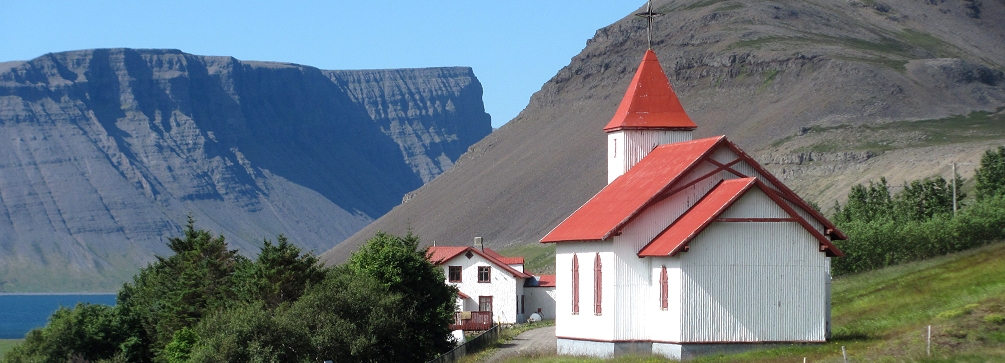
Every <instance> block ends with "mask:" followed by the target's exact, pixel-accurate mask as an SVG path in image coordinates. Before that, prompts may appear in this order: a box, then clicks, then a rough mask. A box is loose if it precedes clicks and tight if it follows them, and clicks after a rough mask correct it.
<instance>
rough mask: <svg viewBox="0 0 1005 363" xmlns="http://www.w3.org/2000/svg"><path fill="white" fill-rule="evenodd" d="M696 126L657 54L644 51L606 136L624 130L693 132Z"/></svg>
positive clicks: (605, 129) (606, 130)
mask: <svg viewBox="0 0 1005 363" xmlns="http://www.w3.org/2000/svg"><path fill="white" fill-rule="evenodd" d="M696 128H698V125H695V124H694V121H691V118H690V117H688V116H687V112H684V106H682V105H681V104H680V99H678V98H677V94H676V93H674V91H673V87H672V86H671V85H670V80H669V79H667V75H666V73H664V72H663V67H660V61H659V59H657V58H656V53H655V52H653V50H652V49H650V50H647V51H646V53H645V55H644V56H643V57H642V63H640V64H639V68H638V70H636V71H635V76H634V77H632V83H631V84H629V85H628V90H627V91H625V96H624V97H623V98H622V99H621V105H619V106H618V110H617V111H616V112H614V117H613V118H611V121H610V122H608V123H607V126H605V127H604V131H605V132H613V131H617V130H626V129H635V130H638V129H661V130H668V129H669V130H694V129H696Z"/></svg>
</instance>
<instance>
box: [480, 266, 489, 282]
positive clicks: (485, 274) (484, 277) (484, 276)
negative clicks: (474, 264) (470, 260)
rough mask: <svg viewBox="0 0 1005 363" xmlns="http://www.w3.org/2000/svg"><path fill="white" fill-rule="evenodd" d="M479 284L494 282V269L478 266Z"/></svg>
mask: <svg viewBox="0 0 1005 363" xmlns="http://www.w3.org/2000/svg"><path fill="white" fill-rule="evenodd" d="M478 282H481V283H486V282H492V267H490V266H478Z"/></svg>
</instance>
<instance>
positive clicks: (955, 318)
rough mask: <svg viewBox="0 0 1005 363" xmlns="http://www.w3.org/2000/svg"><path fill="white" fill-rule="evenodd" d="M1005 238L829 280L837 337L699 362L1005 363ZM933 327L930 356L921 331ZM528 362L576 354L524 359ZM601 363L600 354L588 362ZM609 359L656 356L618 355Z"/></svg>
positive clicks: (639, 359) (642, 359)
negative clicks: (843, 353) (844, 357)
mask: <svg viewBox="0 0 1005 363" xmlns="http://www.w3.org/2000/svg"><path fill="white" fill-rule="evenodd" d="M1003 276H1005V243H998V244H994V245H990V246H986V247H983V248H979V249H974V250H971V251H967V252H963V253H958V254H954V255H949V256H943V257H939V258H934V259H930V260H925V261H919V262H915V263H909V264H904V265H900V266H894V267H890V268H885V269H882V270H877V271H872V272H867V273H862V274H857V275H850V276H845V277H841V278H838V279H835V280H834V284H833V300H832V304H833V319H834V326H835V329H834V335H835V336H834V338H833V339H832V340H831V341H830V342H828V343H826V344H819V345H793V346H787V347H780V348H775V349H769V350H763V351H756V352H749V353H745V354H739V355H729V356H712V357H704V358H702V359H698V360H696V362H799V361H802V358H803V357H806V358H807V361H809V362H841V361H842V358H841V346H845V347H846V349H847V351H848V356H849V361H855V362H863V361H880V362H1002V361H1005V278H1002V277H1003ZM928 325H931V326H932V357H931V358H928V357H926V356H925V333H926V329H927V326H928ZM528 360H529V361H532V362H573V361H576V362H579V361H584V360H582V359H579V358H565V357H537V358H535V359H529V357H521V358H519V359H513V360H511V362H518V361H528ZM585 361H593V362H601V361H602V360H585ZM609 361H610V362H650V361H661V360H659V359H655V358H653V357H623V358H617V359H613V360H609Z"/></svg>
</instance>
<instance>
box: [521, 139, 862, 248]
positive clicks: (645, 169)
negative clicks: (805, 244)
mask: <svg viewBox="0 0 1005 363" xmlns="http://www.w3.org/2000/svg"><path fill="white" fill-rule="evenodd" d="M723 144H724V145H726V146H727V147H729V148H730V150H732V151H733V152H734V153H735V154H736V155H738V156H739V159H737V160H734V161H731V162H728V163H726V164H722V163H719V162H716V161H715V160H712V158H710V157H708V156H709V155H711V153H712V152H713V151H715V150H716V149H717V148H718V147H719V146H720V145H723ZM741 160H742V161H745V162H746V163H747V164H748V165H750V166H751V167H752V168H753V169H754V170H755V171H757V173H758V174H760V175H761V176H762V177H764V178H765V179H767V180H768V181H769V182H770V183H771V185H773V186H774V187H775V188H777V190H778V192H777V195H778V196H780V197H781V198H783V199H784V200H787V201H789V202H792V203H793V204H795V205H797V206H799V208H801V209H803V210H805V211H806V212H807V213H809V214H810V216H812V217H814V219H816V220H817V221H818V222H820V223H821V224H823V225H824V227H825V228H826V229H827V230H828V231H827V232H828V234H829V235H830V236H831V237H832V238H834V239H847V236H845V235H844V233H842V232H841V231H840V230H838V229H837V227H836V226H834V224H833V223H831V222H830V221H829V220H827V218H826V217H824V216H823V215H822V214H820V212H817V211H816V210H815V209H813V208H812V207H810V206H809V204H807V203H806V202H805V201H803V200H802V199H801V198H799V196H798V195H796V194H795V193H794V192H793V191H792V190H790V189H789V188H788V187H786V186H785V184H782V182H781V181H779V180H778V179H777V178H775V177H774V176H773V175H771V173H768V172H767V171H766V170H764V168H762V167H761V165H760V164H758V163H757V161H755V160H754V159H753V158H752V157H750V155H747V154H746V153H745V152H743V150H740V148H739V147H737V146H736V144H733V143H732V142H730V141H729V140H726V138H725V137H724V136H718V137H712V138H706V139H700V140H694V141H689V142H681V143H674V144H666V145H660V146H658V147H657V148H656V149H654V150H653V151H652V152H651V153H650V154H649V155H647V156H646V157H645V158H643V159H642V161H640V162H639V163H638V164H636V165H635V166H634V167H633V168H631V169H629V170H628V172H627V173H625V174H624V175H622V176H620V177H618V178H617V179H615V180H614V181H613V182H611V184H609V185H607V186H606V187H604V189H602V190H601V191H600V192H598V193H597V194H596V195H594V196H593V198H591V199H590V200H589V201H587V202H586V204H583V205H582V206H580V207H579V209H577V210H576V211H575V212H573V213H572V215H570V216H569V217H568V218H566V219H565V220H564V221H562V223H560V224H559V225H558V226H556V227H555V228H554V229H552V230H551V232H549V233H548V234H547V235H546V236H545V237H544V238H542V239H541V242H542V243H551V242H571V241H600V240H606V239H608V238H610V237H611V236H613V235H616V234H618V233H619V232H620V231H621V228H623V227H624V226H626V225H627V224H628V223H629V222H631V221H632V220H633V219H634V218H635V217H636V216H637V215H638V214H640V213H641V212H642V211H644V210H645V209H646V208H648V207H650V206H652V205H654V204H656V203H658V202H660V201H662V200H663V199H665V198H667V197H669V196H670V195H672V194H675V193H676V192H677V191H680V190H683V189H684V188H685V187H687V186H689V185H690V184H693V183H695V182H692V183H690V184H688V185H684V186H681V187H677V188H674V189H670V187H671V186H673V185H674V184H676V183H677V181H678V180H679V179H680V178H681V177H682V176H684V175H686V174H687V173H688V172H690V171H691V170H693V169H694V168H695V167H697V165H699V164H700V163H701V162H709V163H712V164H714V165H716V166H718V167H719V168H718V170H716V171H715V172H712V173H708V174H706V175H704V176H702V177H700V178H699V180H701V179H705V178H708V177H710V176H712V175H715V174H716V173H718V172H719V171H722V170H726V171H729V172H730V173H733V174H735V175H737V176H739V177H741V178H746V177H749V176H748V175H743V174H742V173H739V172H737V171H736V170H733V169H732V166H733V165H735V164H736V163H738V162H739V161H741ZM769 189H770V188H769ZM772 190H774V189H772ZM787 205H788V204H786V206H787Z"/></svg>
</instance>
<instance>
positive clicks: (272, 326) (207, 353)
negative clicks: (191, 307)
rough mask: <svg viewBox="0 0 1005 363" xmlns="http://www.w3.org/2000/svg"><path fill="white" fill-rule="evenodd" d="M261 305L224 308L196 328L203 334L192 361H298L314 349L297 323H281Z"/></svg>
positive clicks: (196, 345) (197, 332) (192, 354)
mask: <svg viewBox="0 0 1005 363" xmlns="http://www.w3.org/2000/svg"><path fill="white" fill-rule="evenodd" d="M280 320H281V319H279V318H277V317H275V316H274V315H273V313H272V312H270V311H269V310H267V309H264V308H263V307H262V305H261V304H250V305H245V306H240V307H236V308H233V309H229V310H224V311H220V312H218V313H216V314H213V315H211V316H209V317H207V318H206V319H203V320H202V321H201V322H200V323H199V325H197V326H196V328H195V329H194V331H195V333H196V334H197V335H198V336H199V337H200V339H199V340H198V342H197V343H196V344H195V345H194V346H193V347H192V352H191V355H190V358H189V360H188V361H189V362H200V363H201V362H206V363H210V362H298V361H303V360H304V359H303V358H304V357H306V356H308V355H309V353H310V352H311V349H312V348H311V346H310V344H308V342H309V338H308V337H307V336H306V334H305V332H304V331H303V329H298V328H296V325H295V324H281V323H280Z"/></svg>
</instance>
